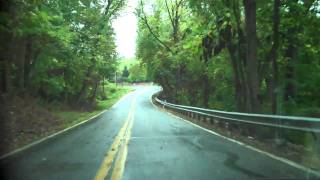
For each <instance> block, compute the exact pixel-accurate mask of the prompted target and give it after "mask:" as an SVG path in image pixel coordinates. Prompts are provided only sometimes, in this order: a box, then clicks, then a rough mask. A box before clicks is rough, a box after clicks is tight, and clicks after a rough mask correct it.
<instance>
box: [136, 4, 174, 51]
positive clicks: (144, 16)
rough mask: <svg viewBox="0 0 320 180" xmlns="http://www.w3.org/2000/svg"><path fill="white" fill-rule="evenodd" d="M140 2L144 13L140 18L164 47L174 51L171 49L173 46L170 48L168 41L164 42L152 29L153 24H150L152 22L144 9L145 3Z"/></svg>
mask: <svg viewBox="0 0 320 180" xmlns="http://www.w3.org/2000/svg"><path fill="white" fill-rule="evenodd" d="M140 4H141V13H142V16H140V18H141V19H142V20H143V21H144V22H145V25H146V26H147V28H148V30H149V32H150V33H151V35H152V36H153V37H154V38H155V39H156V40H157V41H158V42H159V43H160V44H161V45H162V46H163V47H165V48H166V49H167V50H168V51H170V52H173V51H172V50H171V48H170V47H169V46H168V45H167V44H166V43H164V42H163V41H162V40H161V39H160V38H159V37H158V36H157V35H156V34H155V33H154V32H153V30H152V28H151V26H150V24H149V22H148V19H147V16H146V14H145V12H144V10H143V3H142V1H140Z"/></svg>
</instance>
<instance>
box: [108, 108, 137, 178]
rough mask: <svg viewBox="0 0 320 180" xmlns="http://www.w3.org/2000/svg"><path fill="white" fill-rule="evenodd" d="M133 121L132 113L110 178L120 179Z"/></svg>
mask: <svg viewBox="0 0 320 180" xmlns="http://www.w3.org/2000/svg"><path fill="white" fill-rule="evenodd" d="M133 121H134V113H133V115H132V118H131V121H130V124H129V127H128V131H127V133H126V137H125V143H123V144H122V145H121V149H120V151H119V155H118V157H117V160H116V162H115V165H114V169H113V172H112V175H111V180H120V179H121V177H122V174H123V171H124V167H125V162H126V158H127V155H128V144H129V141H130V137H131V129H132V126H133Z"/></svg>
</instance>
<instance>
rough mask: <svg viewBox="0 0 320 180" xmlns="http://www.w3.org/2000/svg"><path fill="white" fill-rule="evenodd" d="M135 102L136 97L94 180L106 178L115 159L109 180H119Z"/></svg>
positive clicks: (126, 150) (125, 156) (124, 159)
mask: <svg viewBox="0 0 320 180" xmlns="http://www.w3.org/2000/svg"><path fill="white" fill-rule="evenodd" d="M135 102H136V97H134V99H133V100H132V103H131V107H130V110H129V114H128V116H127V119H126V121H125V123H124V125H123V126H122V127H121V129H120V131H119V133H118V134H117V136H116V138H115V140H114V142H113V143H112V145H111V147H110V149H109V151H108V152H107V154H106V156H105V158H104V160H103V162H102V164H101V165H100V168H99V170H98V172H97V174H96V176H95V178H94V179H95V180H104V179H105V178H106V177H107V176H108V173H109V171H110V169H111V166H112V163H113V161H114V160H115V159H116V161H115V163H114V167H113V171H112V172H111V173H112V174H111V179H112V180H120V179H121V177H122V174H123V170H124V166H125V162H126V158H127V154H128V143H129V140H130V137H131V129H132V125H133V120H134V111H135V104H136V103H135Z"/></svg>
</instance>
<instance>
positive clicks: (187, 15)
mask: <svg viewBox="0 0 320 180" xmlns="http://www.w3.org/2000/svg"><path fill="white" fill-rule="evenodd" d="M144 2H145V3H146V1H144ZM166 2H167V3H168V6H166V5H165V3H166ZM176 2H180V1H179V0H177V1H154V2H149V4H147V5H144V4H143V3H142V4H141V5H140V7H139V8H138V13H137V15H138V17H139V24H138V25H139V29H138V39H137V58H139V59H141V61H142V63H143V64H144V65H145V67H146V71H147V72H146V73H147V77H148V78H151V80H153V81H155V82H157V83H159V84H160V85H162V87H163V88H164V94H163V96H165V97H166V98H167V99H168V100H171V101H173V102H178V103H184V104H191V105H194V106H205V104H204V102H205V101H203V99H206V96H205V90H204V84H205V83H206V81H205V79H206V77H207V78H208V82H207V85H208V86H209V96H208V98H207V99H208V105H209V107H211V108H215V109H222V110H230V111H247V110H246V100H248V97H247V96H248V94H246V93H245V91H243V92H240V93H239V91H240V90H245V89H246V87H247V86H248V82H246V81H247V78H248V72H247V71H248V69H247V67H246V66H247V65H246V64H247V62H246V61H247V60H246V51H245V49H246V34H245V26H246V24H245V12H244V10H245V9H244V5H243V3H242V1H237V0H231V1H215V2H214V3H212V1H210V0H204V1H197V0H182V1H181V2H182V3H181V6H180V7H178V8H177V9H178V11H177V12H178V16H177V22H178V26H177V29H176V30H177V37H175V36H174V30H175V26H174V23H173V22H172V20H171V19H170V18H174V17H173V16H174V14H171V12H172V9H174V8H175V7H176V4H175V3H176ZM147 7H152V9H149V11H146V9H147ZM318 9H319V3H316V2H315V1H299V2H296V1H284V2H282V1H281V4H280V7H279V10H280V13H279V18H280V24H279V47H278V48H277V49H276V56H277V59H276V64H277V66H278V70H277V73H278V76H279V77H278V84H277V87H276V88H275V89H274V91H276V92H277V102H278V107H277V112H278V113H279V114H292V115H304V116H314V114H315V113H316V112H317V110H315V109H317V107H319V106H320V101H319V100H320V97H319V93H318V92H319V91H320V89H319V88H320V84H319V82H320V76H319V70H320V69H319V68H320V62H319V56H320V54H319V49H320V47H319V43H318V42H319V41H320V39H319V38H320V36H319V35H318V34H317V33H318V31H317V29H319V28H320V17H319V13H318V12H317V10H318ZM174 10H175V9H174ZM256 16H257V22H256V24H257V27H256V31H257V36H258V37H257V38H258V52H257V53H258V54H257V61H258V76H259V77H258V79H259V90H258V91H259V101H260V102H259V103H260V104H261V105H262V107H263V108H262V112H263V113H271V112H272V111H271V104H272V103H273V102H271V94H272V91H273V90H272V86H271V82H272V79H274V78H275V77H274V76H275V75H273V74H272V66H271V65H272V64H271V60H270V58H271V57H270V56H271V55H270V54H271V49H272V45H273V43H274V42H273V41H274V39H273V35H274V31H273V26H274V23H275V21H274V1H257V8H256ZM296 17H303V18H296ZM208 37H209V38H211V39H212V42H211V47H209V50H211V52H210V53H208V55H209V58H208V59H207V60H206V59H205V51H207V50H208V48H206V47H205V46H204V44H203V42H204V40H205V38H208ZM219 48H220V49H219ZM237 79H239V82H237ZM237 86H238V87H237ZM239 86H240V87H242V89H241V88H240V89H239ZM239 94H240V95H241V96H240V97H239ZM242 97H244V98H242ZM241 107H244V108H241ZM306 109H312V110H310V111H309V110H306Z"/></svg>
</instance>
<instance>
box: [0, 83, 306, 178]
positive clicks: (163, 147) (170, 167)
mask: <svg viewBox="0 0 320 180" xmlns="http://www.w3.org/2000/svg"><path fill="white" fill-rule="evenodd" d="M157 89H158V88H157V87H154V86H140V87H137V90H136V91H135V92H132V93H130V94H128V95H127V96H125V97H124V98H123V99H122V100H121V101H119V103H117V104H116V105H115V106H113V107H112V108H111V109H110V110H109V111H107V112H105V113H104V114H102V115H101V116H99V117H98V118H97V119H95V120H93V121H91V122H89V123H87V124H86V125H84V126H81V127H79V128H76V129H74V130H71V131H70V132H68V133H66V134H64V135H62V136H59V137H57V138H54V139H52V140H50V141H46V142H44V143H41V144H39V145H37V146H34V147H32V148H29V149H28V150H25V151H22V152H21V153H18V154H15V155H14V156H11V157H9V158H6V159H4V160H1V161H0V168H1V173H2V177H0V179H23V180H26V179H32V180H34V179H41V180H42V179H68V180H69V179H75V180H80V179H84V180H86V179H88V180H91V179H104V178H105V179H123V180H144V179H146V180H154V179H156V180H157V179H159V180H163V179H178V180H180V179H181V180H187V179H199V180H200V179H210V180H211V179H231V180H233V179H307V178H309V177H310V175H309V174H307V173H306V172H303V171H301V170H299V169H296V168H294V167H292V166H290V165H288V164H286V163H283V162H280V161H278V160H275V159H272V158H270V157H268V156H266V155H264V154H261V153H259V152H256V151H254V150H251V149H248V148H246V147H244V146H241V145H239V144H237V143H234V142H231V141H228V140H226V139H224V138H221V137H219V136H216V135H214V134H211V133H209V132H207V131H204V130H203V129H200V128H198V127H196V126H193V125H192V124H190V123H187V122H185V121H182V120H180V119H178V118H175V117H173V116H171V115H169V114H167V113H166V112H163V111H161V110H159V109H157V108H156V107H154V106H153V105H152V104H151V101H150V97H151V95H152V94H153V93H154V92H156V91H157Z"/></svg>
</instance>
